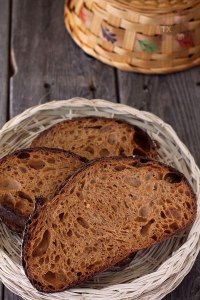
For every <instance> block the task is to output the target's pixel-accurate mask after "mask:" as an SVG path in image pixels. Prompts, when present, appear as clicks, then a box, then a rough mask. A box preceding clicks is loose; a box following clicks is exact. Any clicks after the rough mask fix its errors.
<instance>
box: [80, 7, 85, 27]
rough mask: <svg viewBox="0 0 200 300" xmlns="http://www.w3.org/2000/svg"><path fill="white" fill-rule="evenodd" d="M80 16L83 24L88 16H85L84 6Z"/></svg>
mask: <svg viewBox="0 0 200 300" xmlns="http://www.w3.org/2000/svg"><path fill="white" fill-rule="evenodd" d="M78 16H79V18H80V19H81V20H82V21H83V23H85V22H86V15H85V12H84V6H82V7H81V9H80V11H79V14H78Z"/></svg>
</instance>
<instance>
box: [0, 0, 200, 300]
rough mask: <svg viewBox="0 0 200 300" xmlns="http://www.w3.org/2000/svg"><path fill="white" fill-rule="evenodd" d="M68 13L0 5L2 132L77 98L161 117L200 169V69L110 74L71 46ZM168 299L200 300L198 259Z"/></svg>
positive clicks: (3, 299) (24, 3)
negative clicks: (26, 113)
mask: <svg viewBox="0 0 200 300" xmlns="http://www.w3.org/2000/svg"><path fill="white" fill-rule="evenodd" d="M63 7H64V1H63V0H46V1H44V0H43V1H42V0H34V1H31V0H29V1H28V0H0V127H1V126H2V125H3V124H4V123H5V122H6V121H7V120H9V119H10V118H12V117H14V116H16V115H17V114H19V113H21V112H22V111H23V110H25V109H26V108H28V107H30V106H33V105H36V104H40V103H44V102H48V101H51V100H54V99H58V100H59V99H68V98H71V97H74V96H82V97H86V98H89V99H91V98H103V99H107V100H110V101H114V102H119V103H125V104H128V105H130V106H134V107H136V108H138V109H142V110H147V111H150V112H153V113H155V114H156V115H158V116H159V117H161V118H162V119H163V120H164V121H166V122H168V123H169V124H171V125H172V126H173V128H174V129H175V130H176V132H177V133H178V135H179V137H180V138H181V140H182V141H183V142H184V143H185V144H186V145H187V146H188V148H189V149H190V151H191V153H192V154H193V156H194V157H195V159H196V162H197V164H198V165H200V67H196V68H193V69H191V70H188V71H185V72H181V73H178V74H172V75H165V76H164V75H163V76H158V75H155V76H154V75H151V76H147V75H141V74H134V73H132V74H131V73H126V72H122V71H118V70H116V69H114V68H112V67H109V66H106V65H104V64H102V63H101V62H99V61H97V60H95V59H93V58H91V57H89V56H87V55H86V54H84V53H83V51H82V50H81V49H79V48H78V47H77V46H76V45H75V44H74V42H73V41H72V40H71V38H70V36H69V35H68V33H67V32H66V30H65V28H64V23H63ZM11 299H13V300H17V299H18V300H19V299H21V298H20V297H18V296H15V295H14V294H12V293H11V292H10V291H9V290H8V289H7V288H6V287H5V286H3V285H1V286H0V300H11ZM52 299H53V296H52ZM164 299H165V300H169V299H171V300H178V299H180V300H187V299H188V300H200V256H199V257H198V259H197V261H196V263H195V265H194V267H193V269H192V271H191V272H190V273H189V274H188V275H187V276H186V278H185V279H184V280H183V282H182V283H181V284H180V286H179V287H178V288H177V289H176V290H175V291H174V292H172V293H171V294H169V295H168V296H167V297H165V298H164ZM94 300H95V299H94Z"/></svg>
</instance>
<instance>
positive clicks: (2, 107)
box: [0, 0, 10, 127]
mask: <svg viewBox="0 0 200 300" xmlns="http://www.w3.org/2000/svg"><path fill="white" fill-rule="evenodd" d="M9 21H10V1H9V0H7V1H5V0H0V49H1V50H0V66H1V67H0V127H2V125H3V124H4V123H5V121H6V118H7V103H8V70H9V63H8V61H9V58H8V57H9V31H10V26H9V24H10V23H9Z"/></svg>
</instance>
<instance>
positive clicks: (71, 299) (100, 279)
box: [0, 98, 200, 300]
mask: <svg viewBox="0 0 200 300" xmlns="http://www.w3.org/2000/svg"><path fill="white" fill-rule="evenodd" d="M91 115H93V116H103V117H110V118H113V117H115V118H118V119H122V120H125V121H127V122H129V123H131V124H135V125H137V126H139V127H141V128H142V129H144V130H146V131H147V132H148V133H149V135H150V136H151V138H153V139H154V140H155V141H156V142H157V143H158V144H159V145H160V148H159V154H160V157H161V160H162V161H163V162H166V163H168V164H170V165H173V166H174V167H176V168H177V169H178V170H179V171H181V172H183V173H184V174H185V176H186V177H187V179H188V180H189V182H190V184H191V186H192V187H193V190H194V191H195V193H196V194H197V201H198V214H197V217H196V220H195V223H194V224H193V225H192V227H191V228H190V229H189V231H188V232H185V233H184V232H180V233H177V234H176V235H174V236H173V237H172V238H170V239H168V240H166V241H164V242H161V243H159V244H157V245H154V246H152V247H150V248H148V249H146V250H141V251H138V252H137V253H136V254H135V257H134V259H133V261H132V262H131V263H130V264H129V265H128V267H123V268H118V269H117V272H116V267H115V268H114V269H110V270H108V271H106V272H103V273H101V274H99V275H97V276H96V277H95V278H94V279H91V280H90V281H88V282H86V283H84V284H82V285H81V286H78V287H75V288H73V289H70V290H67V291H65V292H61V293H55V294H53V296H52V294H43V293H40V292H38V291H37V290H36V289H35V288H33V286H32V285H31V284H30V282H29V280H28V279H27V278H26V276H25V274H24V272H23V269H22V266H21V239H20V238H19V236H17V235H15V234H14V233H12V232H10V231H9V230H8V228H7V227H6V226H4V224H2V223H1V224H0V245H1V247H0V280H1V281H2V282H3V283H4V284H5V285H6V286H7V287H8V288H9V289H11V290H12V291H13V292H14V293H16V294H18V295H20V296H21V297H23V299H27V300H30V299H34V300H52V299H54V300H63V299H65V300H96V299H98V300H107V299H115V300H127V299H130V300H138V299H139V300H158V299H161V298H162V297H164V296H165V295H166V294H168V293H169V292H170V291H172V290H173V289H174V288H175V287H176V286H177V285H178V284H180V282H181V281H182V280H183V278H184V277H185V276H186V274H187V273H188V272H189V270H190V269H191V267H192V265H193V264H194V261H195V258H196V257H197V255H198V253H199V251H200V243H199V239H200V230H199V228H200V214H199V212H200V171H199V168H198V166H197V165H196V164H195V161H194V158H193V157H192V155H191V154H190V152H189V151H188V149H187V148H186V146H185V145H184V144H183V143H182V142H181V141H180V140H179V138H178V136H177V135H176V133H175V132H174V130H173V129H172V128H171V126H169V125H168V124H166V123H164V121H162V120H161V119H160V118H158V117H157V116H155V115H153V114H151V113H149V112H144V111H139V110H137V109H134V108H133V107H130V106H127V105H123V104H117V103H112V102H109V101H104V100H99V99H96V100H86V99H83V98H74V99H70V100H67V101H64V100H63V101H53V102H48V103H45V104H42V105H38V106H35V107H31V108H29V109H28V110H26V111H24V112H23V113H22V114H20V115H18V116H16V117H15V118H13V119H12V120H10V121H9V122H7V123H6V124H5V125H4V127H3V128H2V129H1V130H0V139H1V144H0V157H3V156H4V155H6V154H8V153H9V152H12V151H14V150H16V149H20V148H25V147H28V146H29V145H30V144H31V142H32V140H33V139H34V138H35V137H36V135H37V134H39V133H40V132H42V131H43V130H44V129H47V128H49V127H50V126H52V125H53V124H55V123H58V122H61V121H63V120H65V119H71V118H73V117H78V116H82V117H83V116H91Z"/></svg>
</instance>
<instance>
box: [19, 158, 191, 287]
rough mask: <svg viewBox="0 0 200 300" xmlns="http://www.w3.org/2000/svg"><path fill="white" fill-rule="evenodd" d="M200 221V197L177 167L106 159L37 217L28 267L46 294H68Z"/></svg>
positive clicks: (27, 247)
mask: <svg viewBox="0 0 200 300" xmlns="http://www.w3.org/2000/svg"><path fill="white" fill-rule="evenodd" d="M195 216H196V198H195V195H194V193H193V191H192V189H191V187H190V185H189V184H188V182H187V180H186V178H185V177H184V176H183V175H182V174H181V173H179V172H178V171H176V170H175V169H173V168H171V167H169V166H166V165H164V164H162V163H159V162H156V161H153V160H150V159H145V158H139V157H136V158H132V157H129V158H119V157H112V158H103V159H98V160H96V161H92V162H90V163H88V164H87V165H85V166H83V167H82V168H81V169H79V171H77V172H76V173H75V174H74V175H72V177H70V179H69V180H68V181H67V183H66V185H65V186H64V188H63V189H62V190H61V192H60V193H59V195H57V196H56V197H55V198H54V199H53V200H52V201H50V202H49V203H47V204H45V205H44V206H43V207H42V208H41V210H39V211H38V212H37V211H36V212H35V213H34V214H33V216H32V219H30V220H29V222H28V223H27V227H26V230H25V235H24V241H23V256H22V257H23V266H24V269H25V272H26V274H27V276H28V278H29V279H30V281H31V283H32V284H33V286H34V287H36V288H37V289H38V290H39V291H42V292H57V291H62V290H65V289H67V288H69V287H71V286H74V285H76V284H78V283H80V282H82V281H84V280H86V279H88V278H90V277H91V276H93V275H94V274H96V273H98V272H100V271H103V270H105V269H107V268H108V267H110V266H112V265H114V264H116V263H118V262H120V261H122V260H123V259H125V258H126V257H128V256H129V255H130V254H132V253H134V252H136V251H137V250H140V249H143V248H147V247H149V246H151V245H153V244H155V243H157V242H160V241H162V240H164V239H166V238H168V237H170V236H171V235H173V234H174V233H176V232H178V231H180V230H183V229H185V228H186V227H187V226H189V225H190V224H191V223H192V222H193V221H194V219H195Z"/></svg>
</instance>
